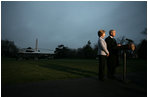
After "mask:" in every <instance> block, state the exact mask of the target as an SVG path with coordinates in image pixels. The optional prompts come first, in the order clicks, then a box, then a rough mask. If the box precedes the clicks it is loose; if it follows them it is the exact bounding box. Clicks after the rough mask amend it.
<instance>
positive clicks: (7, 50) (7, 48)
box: [1, 40, 18, 57]
mask: <svg viewBox="0 0 148 98" xmlns="http://www.w3.org/2000/svg"><path fill="white" fill-rule="evenodd" d="M17 52H18V48H17V47H16V45H15V44H14V42H13V41H8V40H1V53H2V56H7V57H15V56H16V54H17Z"/></svg>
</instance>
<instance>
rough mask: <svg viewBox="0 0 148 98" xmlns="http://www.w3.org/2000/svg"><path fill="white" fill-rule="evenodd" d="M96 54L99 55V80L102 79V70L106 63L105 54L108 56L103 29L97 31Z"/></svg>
mask: <svg viewBox="0 0 148 98" xmlns="http://www.w3.org/2000/svg"><path fill="white" fill-rule="evenodd" d="M98 36H99V39H98V56H99V80H104V71H105V66H106V63H107V56H109V51H108V50H107V44H106V42H105V41H104V39H103V38H104V37H105V31H104V30H99V31H98Z"/></svg>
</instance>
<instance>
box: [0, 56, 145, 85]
mask: <svg viewBox="0 0 148 98" xmlns="http://www.w3.org/2000/svg"><path fill="white" fill-rule="evenodd" d="M1 61H2V62H1V79H2V84H4V85H6V84H17V83H26V82H34V81H42V80H60V79H71V78H83V77H94V76H97V75H98V60H87V59H52V60H38V61H35V60H20V61H16V60H15V59H13V58H5V57H2V60H1ZM122 69H123V68H122V64H121V65H120V66H119V67H118V68H117V73H118V74H121V73H122ZM127 71H128V72H135V73H138V72H144V73H147V61H145V60H140V59H130V60H128V62H127Z"/></svg>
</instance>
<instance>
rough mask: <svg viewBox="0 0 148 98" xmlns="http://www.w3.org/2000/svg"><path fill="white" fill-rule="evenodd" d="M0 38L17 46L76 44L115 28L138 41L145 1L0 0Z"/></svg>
mask: <svg viewBox="0 0 148 98" xmlns="http://www.w3.org/2000/svg"><path fill="white" fill-rule="evenodd" d="M1 4H2V5H1V7H2V9H1V19H2V21H1V22H2V23H1V29H2V30H1V39H8V40H11V41H14V42H15V44H16V45H17V46H18V47H20V48H26V47H29V46H31V47H33V48H34V47H35V40H36V38H38V40H39V48H48V49H49V48H50V49H55V48H56V47H57V45H59V44H64V45H65V46H68V47H70V48H79V47H82V46H83V45H85V44H86V43H87V41H88V40H90V41H91V42H92V45H94V44H95V43H97V40H98V36H97V31H98V30H99V29H105V30H106V31H107V34H106V36H108V31H109V30H110V29H115V30H116V31H117V36H116V38H117V37H121V36H125V37H127V38H130V39H132V40H134V41H135V42H136V43H139V42H140V40H142V39H144V38H146V35H144V34H141V33H140V32H142V31H143V30H144V29H145V28H146V27H147V2H146V1H143V2H139V1H137V2H134V1H131V2H129V1H125V2H121V1H118V2H117V1H114V2H112V1H110V2H109V1H108V2H107V1H102V2H101V1H95V2H90V1H87V2H86V1H83V2H80V1H75V2H72V1H70V2H68V1H64V2H58V1H54V2H53V1H46V2H45V1H44V2H41V1H38V2H37V1H32V2H29V1H28V2H25V1H21V2H19V1H17V2H13V1H8V2H6V1H3V2H1Z"/></svg>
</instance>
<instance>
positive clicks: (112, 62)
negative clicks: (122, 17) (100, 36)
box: [105, 30, 129, 78]
mask: <svg viewBox="0 0 148 98" xmlns="http://www.w3.org/2000/svg"><path fill="white" fill-rule="evenodd" d="M109 35H110V36H108V37H107V38H106V39H105V41H106V43H107V49H108V51H109V53H110V55H109V57H108V58H107V69H108V72H107V76H108V78H115V76H114V74H115V69H116V67H117V66H119V59H118V57H119V56H118V54H119V50H121V49H128V48H129V46H128V45H121V44H117V42H116V40H115V39H114V37H115V35H116V31H115V30H110V31H109Z"/></svg>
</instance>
